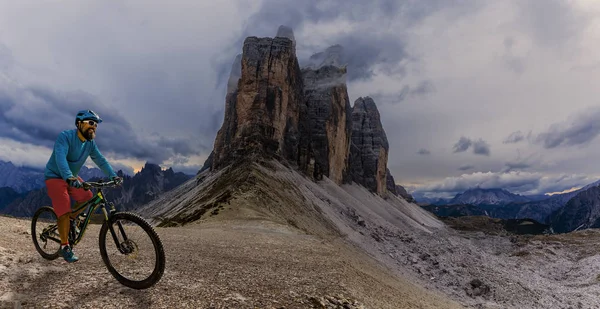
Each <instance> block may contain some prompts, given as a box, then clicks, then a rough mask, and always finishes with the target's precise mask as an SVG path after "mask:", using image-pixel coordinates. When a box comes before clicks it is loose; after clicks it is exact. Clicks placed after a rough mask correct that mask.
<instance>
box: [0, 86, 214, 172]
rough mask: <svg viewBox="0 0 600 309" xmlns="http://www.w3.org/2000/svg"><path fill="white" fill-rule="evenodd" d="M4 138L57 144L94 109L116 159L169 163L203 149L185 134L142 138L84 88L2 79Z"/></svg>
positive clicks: (103, 140)
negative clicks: (60, 136) (79, 117)
mask: <svg viewBox="0 0 600 309" xmlns="http://www.w3.org/2000/svg"><path fill="white" fill-rule="evenodd" d="M0 90H2V91H0V137H5V138H9V139H12V140H15V141H18V142H23V143H29V144H35V145H43V146H47V147H50V148H51V147H52V146H53V144H54V141H55V140H56V137H57V136H58V134H59V133H60V132H61V131H63V130H67V129H73V128H75V114H76V113H77V111H79V110H81V109H92V110H94V111H95V112H97V113H98V114H99V115H100V117H101V118H102V119H103V122H102V123H101V124H100V125H99V127H98V129H97V137H96V140H97V143H98V145H99V148H100V151H101V152H102V153H105V154H106V153H112V154H114V156H115V157H116V158H123V159H127V158H131V157H133V158H137V159H140V160H148V161H153V162H163V161H165V160H168V159H169V158H171V157H173V156H175V155H185V156H189V155H194V154H198V153H199V152H200V150H201V149H202V147H200V145H199V143H193V142H191V141H187V140H185V139H181V138H167V137H164V136H157V137H154V139H152V138H141V137H140V136H139V135H138V134H137V133H138V132H140V130H136V129H134V128H132V126H131V124H130V123H129V122H128V121H127V119H125V118H124V117H123V116H121V115H120V114H119V113H118V112H116V111H115V110H114V109H111V108H107V107H105V106H104V105H103V104H102V103H101V102H98V100H96V99H95V98H94V97H93V96H91V95H89V94H87V93H84V92H59V91H54V90H51V89H48V88H45V87H41V86H34V87H22V86H18V85H16V84H13V83H10V82H6V81H5V82H1V83H0Z"/></svg>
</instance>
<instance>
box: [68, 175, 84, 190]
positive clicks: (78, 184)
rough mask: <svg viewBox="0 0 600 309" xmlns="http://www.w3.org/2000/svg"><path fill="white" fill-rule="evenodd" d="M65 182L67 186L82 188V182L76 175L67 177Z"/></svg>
mask: <svg viewBox="0 0 600 309" xmlns="http://www.w3.org/2000/svg"><path fill="white" fill-rule="evenodd" d="M67 183H68V184H69V186H71V187H74V188H78V189H80V188H83V184H82V183H81V181H79V179H77V178H76V177H71V178H67Z"/></svg>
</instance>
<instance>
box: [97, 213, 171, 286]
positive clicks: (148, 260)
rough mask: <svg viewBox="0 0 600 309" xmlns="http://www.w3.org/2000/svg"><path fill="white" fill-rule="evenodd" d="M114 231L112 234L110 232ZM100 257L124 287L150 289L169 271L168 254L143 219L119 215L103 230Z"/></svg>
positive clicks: (106, 223) (131, 215)
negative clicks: (167, 269) (166, 257)
mask: <svg viewBox="0 0 600 309" xmlns="http://www.w3.org/2000/svg"><path fill="white" fill-rule="evenodd" d="M109 231H110V232H109ZM99 242H100V243H99V245H100V255H101V256H102V260H103V261H104V264H106V267H107V268H108V271H109V272H110V273H111V274H112V275H113V277H115V279H117V281H119V282H120V283H121V284H123V285H125V286H127V287H130V288H133V289H147V288H149V287H151V286H153V285H154V284H155V283H156V282H158V281H159V280H160V278H161V277H162V275H163V272H164V270H165V252H164V249H163V245H162V242H161V241H160V238H159V237H158V234H157V233H156V231H154V229H153V228H152V226H151V225H150V224H149V223H148V222H146V220H144V219H143V218H142V217H140V216H138V215H137V214H134V213H128V212H119V213H115V214H114V215H112V216H111V218H110V219H109V221H106V222H104V224H103V225H102V228H101V229H100V241H99Z"/></svg>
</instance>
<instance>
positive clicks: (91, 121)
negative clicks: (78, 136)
mask: <svg viewBox="0 0 600 309" xmlns="http://www.w3.org/2000/svg"><path fill="white" fill-rule="evenodd" d="M81 122H83V123H87V124H89V125H91V126H94V127H97V126H98V123H97V122H96V121H94V120H82V121H81Z"/></svg>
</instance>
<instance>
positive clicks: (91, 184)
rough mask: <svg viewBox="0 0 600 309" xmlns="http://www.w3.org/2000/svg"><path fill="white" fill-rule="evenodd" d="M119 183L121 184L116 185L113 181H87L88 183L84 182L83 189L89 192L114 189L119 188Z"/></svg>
mask: <svg viewBox="0 0 600 309" xmlns="http://www.w3.org/2000/svg"><path fill="white" fill-rule="evenodd" d="M121 183H122V181H120V182H119V183H117V182H116V181H114V180H112V181H107V182H93V181H88V182H84V183H83V188H84V189H85V190H89V189H91V188H104V187H116V186H119V185H120V184H121Z"/></svg>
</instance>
